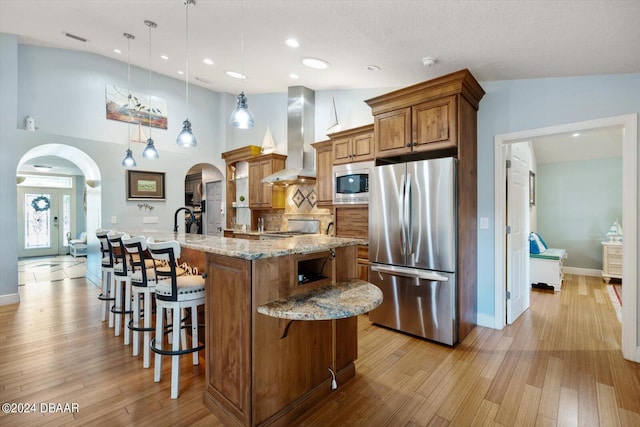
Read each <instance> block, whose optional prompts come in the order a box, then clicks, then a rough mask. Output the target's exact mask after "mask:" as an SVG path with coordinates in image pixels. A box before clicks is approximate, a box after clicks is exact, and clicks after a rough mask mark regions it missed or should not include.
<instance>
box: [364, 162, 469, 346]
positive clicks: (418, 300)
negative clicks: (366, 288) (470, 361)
mask: <svg viewBox="0 0 640 427" xmlns="http://www.w3.org/2000/svg"><path fill="white" fill-rule="evenodd" d="M369 194H370V200H369V261H370V265H369V281H370V282H371V283H374V284H375V285H377V286H378V287H379V288H380V289H382V292H383V295H384V301H383V303H382V305H380V306H379V307H378V308H376V309H375V310H373V311H371V312H370V313H369V320H370V321H371V322H373V323H376V324H379V325H383V326H387V327H389V328H393V329H397V330H399V331H403V332H407V333H410V334H413V335H417V336H420V337H424V338H427V339H430V340H434V341H438V342H441V343H444V344H448V345H453V344H455V343H456V342H457V340H458V336H457V332H458V328H457V313H456V301H457V295H456V252H457V251H456V242H457V212H456V206H457V203H456V159H454V158H441V159H431V160H422V161H416V162H408V163H397V164H389V165H382V166H376V167H375V168H373V171H372V173H371V175H370V178H369Z"/></svg>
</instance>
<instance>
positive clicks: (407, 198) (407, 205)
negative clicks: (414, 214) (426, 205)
mask: <svg viewBox="0 0 640 427" xmlns="http://www.w3.org/2000/svg"><path fill="white" fill-rule="evenodd" d="M404 223H405V225H406V227H407V239H408V240H409V242H408V245H407V254H408V255H411V254H412V253H413V233H412V232H411V227H412V223H411V174H407V186H406V188H405V191H404Z"/></svg>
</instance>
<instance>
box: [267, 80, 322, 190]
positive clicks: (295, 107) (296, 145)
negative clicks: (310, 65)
mask: <svg viewBox="0 0 640 427" xmlns="http://www.w3.org/2000/svg"><path fill="white" fill-rule="evenodd" d="M287 98H288V99H287V167H286V168H285V169H283V170H281V171H278V172H276V173H274V174H272V175H269V176H267V177H266V178H264V179H263V180H262V182H263V183H265V184H273V185H289V184H314V183H315V182H316V171H315V169H314V157H315V156H314V151H313V149H312V148H311V145H310V144H311V143H312V142H313V141H314V137H315V103H316V94H315V92H314V91H312V90H311V89H308V88H306V87H304V86H291V87H289V89H288V96H287ZM305 145H306V146H307V147H309V148H310V151H309V152H307V153H305V151H304V148H305ZM305 154H306V155H305Z"/></svg>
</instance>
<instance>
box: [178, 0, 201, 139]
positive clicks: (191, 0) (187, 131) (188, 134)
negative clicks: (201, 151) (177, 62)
mask: <svg viewBox="0 0 640 427" xmlns="http://www.w3.org/2000/svg"><path fill="white" fill-rule="evenodd" d="M190 4H192V5H194V6H195V5H196V1H195V0H187V1H186V2H185V5H186V6H187V9H186V14H185V15H186V18H185V29H186V31H185V49H184V51H185V57H186V61H185V64H186V65H185V75H184V86H185V97H186V104H187V118H186V119H185V120H184V122H182V131H180V134H179V135H178V139H177V140H176V143H177V144H178V145H182V146H183V147H195V146H196V145H198V141H197V140H196V137H195V135H194V134H193V132H192V131H191V122H190V121H189V5H190Z"/></svg>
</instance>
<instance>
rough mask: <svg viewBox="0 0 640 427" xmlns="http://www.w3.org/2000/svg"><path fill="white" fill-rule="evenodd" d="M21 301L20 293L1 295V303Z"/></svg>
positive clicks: (7, 303)
mask: <svg viewBox="0 0 640 427" xmlns="http://www.w3.org/2000/svg"><path fill="white" fill-rule="evenodd" d="M19 302H20V294H18V293H15V294H8V295H0V305H9V304H18V303H19Z"/></svg>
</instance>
